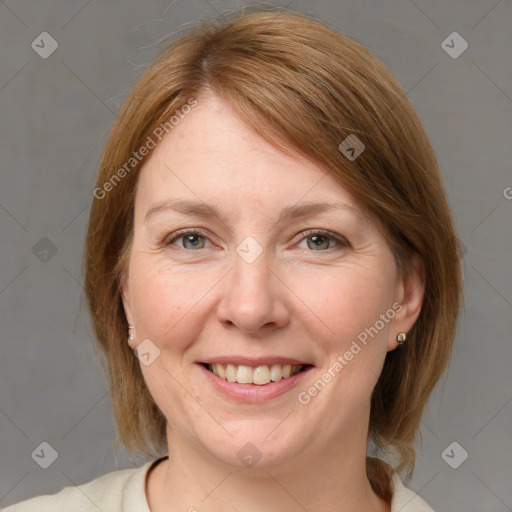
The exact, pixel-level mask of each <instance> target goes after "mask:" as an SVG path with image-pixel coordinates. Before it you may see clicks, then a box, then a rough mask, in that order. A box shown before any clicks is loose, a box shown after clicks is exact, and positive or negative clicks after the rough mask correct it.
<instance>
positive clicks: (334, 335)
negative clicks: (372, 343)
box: [293, 268, 393, 349]
mask: <svg viewBox="0 0 512 512" xmlns="http://www.w3.org/2000/svg"><path fill="white" fill-rule="evenodd" d="M293 286H294V288H293V289H294V290H298V292H297V296H298V297H300V298H301V299H302V301H303V307H302V310H303V312H304V313H303V314H304V315H305V317H304V321H306V320H307V321H308V322H309V323H310V324H311V325H312V324H314V325H315V326H316V328H317V330H318V334H319V333H320V332H321V333H324V335H323V336H321V338H323V339H324V342H325V343H326V345H328V346H329V347H330V348H331V349H336V348H339V349H343V348H344V346H345V345H346V344H348V345H350V342H351V341H352V340H353V339H356V337H357V335H358V334H359V333H360V332H362V331H364V329H366V328H369V327H371V326H373V325H374V324H375V322H376V321H377V320H378V319H379V317H380V315H381V314H385V312H386V311H387V310H388V309H389V308H390V307H391V301H392V297H393V295H392V292H393V289H392V286H390V285H389V284H388V283H387V280H386V279H382V278H381V277H380V276H379V274H377V273H375V274H374V275H372V274H371V273H370V272H369V270H368V269H363V268H358V269H355V270H354V269H333V270H332V272H327V273H325V272H323V273H318V274H317V275H316V276H315V275H311V274H310V275H309V276H308V278H307V279H303V278H302V277H298V278H297V280H296V281H295V283H294V285H293ZM326 348H327V347H326Z"/></svg>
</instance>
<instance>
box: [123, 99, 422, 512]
mask: <svg viewBox="0 0 512 512" xmlns="http://www.w3.org/2000/svg"><path fill="white" fill-rule="evenodd" d="M198 198H199V200H200V201H202V202H204V203H207V204H209V205H215V206H216V207H217V208H218V209H219V210H220V212H221V213H222V215H223V216H225V218H224V219H223V221H221V220H219V219H218V218H216V217H214V216H210V217H209V218H199V217H195V216H191V215H183V214H180V213H177V212H175V211H173V210H166V211H160V212H158V213H154V214H152V215H151V216H150V217H149V218H148V220H146V221H145V219H144V217H145V215H146V212H147V211H148V210H149V209H150V208H151V207H152V206H153V205H155V204H156V203H158V202H160V201H165V200H170V199H190V200H198ZM305 201H308V202H309V201H314V202H317V201H318V202H322V201H335V202H342V203H344V204H346V205H348V206H349V207H347V208H344V209H333V210H330V211H328V212H323V213H320V214H315V215H311V216H309V217H305V218H299V219H292V220H289V221H287V222H283V223H277V219H278V217H279V214H280V213H281V210H282V209H283V208H285V207H287V206H289V205H294V204H296V203H302V202H305ZM134 215H135V217H134V239H133V245H132V249H131V254H130V259H129V265H128V268H127V269H126V273H125V274H124V276H123V279H122V292H123V300H124V308H125V312H126V316H127V319H128V321H129V323H130V324H132V325H134V326H135V329H134V330H133V331H132V334H133V335H134V340H133V341H128V343H129V344H130V348H132V349H135V348H136V347H137V345H138V344H139V343H141V342H142V340H144V339H146V338H149V339H150V340H151V342H152V343H154V344H155V345H156V346H157V347H158V348H159V350H160V355H159V357H157V358H156V359H155V360H154V361H153V362H152V363H151V364H150V365H148V366H145V365H143V364H142V363H141V369H142V372H143V375H144V378H145V380H146V382H147V385H148V387H149V389H150V391H151V394H152V396H153V397H154V399H155V401H156V403H157V404H158V406H159V408H160V409H161V411H162V412H163V414H164V415H165V417H166V418H167V422H168V426H167V441H168V447H169V459H168V460H164V461H163V462H160V463H159V464H158V465H157V466H156V467H155V468H154V469H153V470H152V471H151V472H150V473H149V475H148V478H147V482H146V495H147V499H148V503H149V505H150V508H151V510H152V511H153V512H155V511H156V512H159V511H164V510H165V511H167V512H169V511H178V510H179V511H184V510H189V509H190V510H193V509H191V507H195V509H197V510H199V511H200V512H208V511H220V510H222V511H235V510H244V511H245V512H252V511H261V510H267V511H277V510H279V511H280V512H288V511H297V510H304V509H305V510H308V511H309V512H316V511H323V512H325V511H341V510H342V511H344V512H354V511H363V510H364V511H370V510H371V511H389V510H390V506H389V504H388V503H386V502H384V501H383V500H381V499H380V498H379V497H378V496H377V495H376V494H375V493H374V492H373V491H372V489H371V486H370V484H369V481H368V479H367V476H366V472H365V457H366V446H367V435H368V421H369V414H370V397H371V392H372V389H373V388H374V386H375V384H376V382H377V378H378V375H379V374H380V372H381V369H382V365H383V363H384V358H385V356H386V353H387V352H388V351H391V350H394V349H396V348H397V346H398V343H397V340H396V336H397V334H398V332H400V331H404V332H407V331H409V330H410V329H411V327H412V326H413V324H414V322H415V321H416V319H417V317H418V314H419V312H420V309H421V303H422V297H423V286H422V279H421V268H420V265H419V263H418V262H416V265H415V269H414V270H413V271H411V272H410V274H409V275H408V276H405V277H404V278H402V277H400V276H399V274H398V272H397V269H396V266H395V261H394V258H393V254H392V252H391V250H390V248H389V245H388V243H387V242H386V240H385V238H384V237H383V235H382V234H381V233H380V231H379V230H378V229H377V227H376V226H375V225H374V224H372V223H371V222H370V221H369V220H368V219H367V218H366V217H365V216H364V215H362V210H361V208H360V206H359V205H358V204H357V202H356V201H355V199H354V198H353V197H352V196H351V195H350V194H349V193H348V192H347V191H346V190H345V189H344V188H342V187H341V186H340V185H339V184H338V183H337V182H336V181H334V179H333V178H332V177H331V176H330V175H328V174H327V173H326V172H325V170H324V169H322V168H321V167H319V166H318V165H316V164H314V163H312V162H310V161H308V160H306V159H304V158H303V157H301V156H299V155H296V156H294V157H291V156H288V155H285V154H283V153H281V152H279V151H278V150H277V149H275V148H274V147H272V146H271V145H269V144H268V143H267V142H265V141H263V140H262V139H261V138H259V137H258V136H257V135H255V134H254V133H253V132H252V131H251V130H250V129H249V128H248V127H247V126H246V125H244V124H243V122H242V121H241V120H240V119H239V118H238V117H237V115H236V113H235V112H234V111H233V109H232V108H231V106H230V105H229V104H227V103H225V102H224V101H223V100H221V99H219V98H217V97H215V96H211V95H210V96H206V97H203V98H201V99H200V101H199V104H198V106H197V107H195V108H194V109H193V110H192V111H191V112H190V113H189V114H188V115H187V116H186V117H185V118H184V119H182V120H181V121H180V123H179V125H177V126H176V127H175V128H174V130H173V131H172V132H170V133H169V135H167V136H166V137H165V138H164V139H163V140H162V141H161V143H160V144H159V145H158V146H157V147H156V148H155V149H154V150H153V152H152V154H151V156H150V158H149V160H147V161H146V163H145V165H144V166H143V168H142V170H141V175H140V177H139V182H138V188H137V192H136V198H135V214H134ZM184 228H194V229H201V230H202V231H201V232H200V233H196V235H197V237H196V238H192V239H190V238H188V239H187V236H185V237H184V236H183V235H181V237H176V236H174V235H173V233H176V232H177V231H178V230H181V229H184ZM309 229H312V230H314V229H324V230H327V231H329V232H331V233H332V235H333V237H334V238H330V237H327V238H320V239H314V236H315V234H307V235H304V232H305V231H306V230H309ZM191 235H192V234H191V233H189V234H188V236H189V237H190V236H191ZM247 236H252V237H253V238H254V239H255V240H257V242H258V244H259V245H260V247H261V248H262V250H263V252H262V254H261V255H260V256H259V257H258V258H257V259H256V260H255V261H254V262H252V263H250V264H248V263H247V262H246V261H245V260H244V259H243V258H241V257H240V256H239V255H238V253H237V252H236V248H237V246H238V245H239V244H240V243H241V242H242V241H243V240H244V239H245V238H246V237H247ZM336 237H338V238H339V239H340V241H339V242H338V241H337V240H336ZM344 239H346V240H347V241H348V244H346V243H343V240H344ZM190 240H192V242H195V245H194V244H193V243H191V242H190ZM315 240H316V244H315V243H314V241H315ZM166 242H167V243H168V244H169V245H165V243H166ZM393 303H399V304H401V305H402V308H401V310H400V312H398V313H397V314H396V315H395V317H394V318H393V319H391V320H389V322H388V323H385V326H384V328H382V329H381V330H380V331H379V333H378V335H376V336H374V337H373V338H369V340H370V341H369V343H368V344H367V345H366V346H364V347H363V348H362V350H361V351H360V352H359V353H358V354H357V355H355V356H354V358H353V359H352V360H351V361H350V362H349V363H348V364H347V365H346V366H344V368H343V369H342V371H340V372H338V373H336V376H335V377H334V378H333V379H332V380H331V382H330V383H329V384H327V385H326V386H325V388H324V389H322V391H321V392H319V393H318V394H317V396H315V397H312V398H311V401H310V402H309V403H308V404H307V405H303V404H301V403H299V401H298V399H297V395H298V393H299V392H301V391H304V390H307V389H308V387H310V386H311V385H312V384H313V383H314V382H315V381H316V380H318V379H319V378H321V376H322V374H324V373H325V372H326V371H328V369H329V367H332V364H333V362H334V361H336V359H337V358H338V356H340V355H343V354H344V353H345V352H346V351H347V350H348V349H349V348H350V345H351V343H352V341H353V340H355V339H356V337H357V335H358V334H359V333H360V332H361V331H364V329H365V328H368V327H370V326H373V325H374V324H375V322H376V320H378V319H379V315H381V314H383V313H385V312H386V311H387V310H389V308H391V306H392V304H393ZM232 354H238V355H245V356H249V357H259V356H269V355H279V356H289V357H294V358H296V359H298V360H300V361H308V362H309V363H310V364H313V365H314V368H313V369H312V370H311V371H310V372H309V373H308V374H307V375H306V376H305V377H304V380H303V382H302V383H301V384H300V386H298V388H294V389H293V390H291V391H289V392H286V393H285V394H283V395H281V396H279V397H277V398H275V399H272V400H270V401H268V402H266V403H258V404H254V403H249V404H240V403H236V402H234V401H233V400H231V399H229V398H226V397H225V396H224V395H221V394H220V393H219V392H218V391H217V390H215V389H214V388H213V386H211V384H210V383H209V382H208V381H207V379H206V378H205V377H204V375H203V374H202V372H201V371H200V369H199V367H198V365H197V364H196V363H197V361H200V360H202V359H203V360H204V359H205V358H207V357H213V356H224V355H232ZM248 442H251V443H252V444H254V445H255V446H256V447H257V449H258V450H259V452H260V453H261V454H262V457H261V459H260V460H259V461H258V462H257V464H256V465H254V466H253V467H251V468H248V467H246V466H245V465H244V464H243V463H242V462H241V461H240V460H239V458H238V457H237V452H238V451H239V450H240V448H241V447H243V446H244V445H245V444H246V443H248Z"/></svg>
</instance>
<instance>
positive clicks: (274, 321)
mask: <svg viewBox="0 0 512 512" xmlns="http://www.w3.org/2000/svg"><path fill="white" fill-rule="evenodd" d="M223 281H224V283H223V288H222V290H221V291H222V297H221V300H220V304H219V307H218V308H217V316H218V319H219V321H221V322H223V323H224V324H229V325H235V326H237V327H238V328H239V329H241V330H242V331H244V332H245V333H251V334H252V333H256V332H258V331H259V330H261V329H263V328H265V329H270V328H279V327H284V326H286V325H287V324H288V322H289V321H290V312H289V310H288V306H287V304H286V298H287V297H288V294H289V292H288V288H287V287H286V286H285V284H283V282H282V281H281V279H280V278H279V277H278V275H277V273H276V272H275V271H274V270H273V269H271V268H270V267H269V262H268V259H267V258H266V257H265V253H263V254H261V255H260V256H259V257H258V258H257V259H256V260H255V261H253V262H251V263H248V262H247V261H245V260H244V259H243V258H241V257H239V256H237V257H235V262H234V268H233V269H232V271H231V272H229V274H228V275H227V276H226V279H224V280H223Z"/></svg>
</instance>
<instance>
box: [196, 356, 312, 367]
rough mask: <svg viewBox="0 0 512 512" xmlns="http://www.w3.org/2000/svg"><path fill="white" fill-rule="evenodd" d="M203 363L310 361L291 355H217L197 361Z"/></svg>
mask: <svg viewBox="0 0 512 512" xmlns="http://www.w3.org/2000/svg"><path fill="white" fill-rule="evenodd" d="M199 362H200V363H203V364H236V365H244V366H255V367H256V366H263V365H265V364H268V365H272V364H292V365H293V364H302V365H308V364H311V363H307V362H305V361H299V360H298V359H294V358H292V357H281V356H267V357H265V356H263V357H244V356H235V355H233V356H219V357H209V358H207V359H203V360H202V361H199Z"/></svg>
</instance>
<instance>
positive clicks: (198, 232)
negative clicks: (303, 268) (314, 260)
mask: <svg viewBox="0 0 512 512" xmlns="http://www.w3.org/2000/svg"><path fill="white" fill-rule="evenodd" d="M188 234H193V235H200V236H201V237H203V238H205V239H207V240H209V238H208V237H207V236H206V234H205V233H203V232H202V231H201V230H200V229H184V230H181V231H178V232H176V233H174V234H173V235H174V236H173V237H172V238H171V239H170V240H168V241H164V243H163V245H164V246H165V247H167V246H170V245H172V243H173V242H174V241H176V240H179V239H180V238H183V237H184V236H185V235H188ZM302 235H303V236H302V238H301V240H300V242H302V240H304V239H306V238H308V237H310V236H312V235H320V236H322V237H325V238H330V239H331V240H335V241H336V242H338V245H339V247H338V248H340V247H341V248H346V247H350V244H349V242H348V241H347V240H346V239H345V238H343V237H340V236H335V235H334V234H332V233H331V232H329V231H325V230H322V229H316V230H315V229H311V230H307V231H304V232H303V233H302ZM210 242H211V240H210ZM178 249H180V250H183V251H188V252H198V251H200V250H201V249H197V251H194V250H193V249H192V250H191V249H186V248H184V247H178ZM330 249H333V247H329V248H328V249H325V250H319V251H315V250H313V249H306V250H308V251H311V252H332V251H330Z"/></svg>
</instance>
